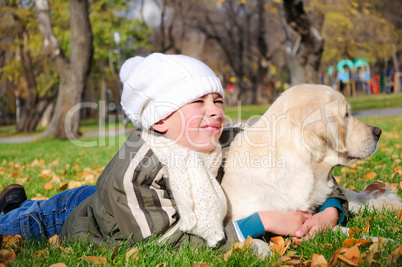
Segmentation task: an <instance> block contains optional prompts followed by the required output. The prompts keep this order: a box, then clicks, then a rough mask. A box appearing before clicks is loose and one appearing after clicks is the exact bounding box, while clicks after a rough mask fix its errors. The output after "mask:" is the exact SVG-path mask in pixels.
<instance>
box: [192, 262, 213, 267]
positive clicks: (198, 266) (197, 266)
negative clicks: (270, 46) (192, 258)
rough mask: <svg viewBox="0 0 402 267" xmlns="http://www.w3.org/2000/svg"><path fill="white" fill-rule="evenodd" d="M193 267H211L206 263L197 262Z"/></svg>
mask: <svg viewBox="0 0 402 267" xmlns="http://www.w3.org/2000/svg"><path fill="white" fill-rule="evenodd" d="M192 267H209V265H208V264H207V263H206V262H197V263H196V264H194V265H193V266H192Z"/></svg>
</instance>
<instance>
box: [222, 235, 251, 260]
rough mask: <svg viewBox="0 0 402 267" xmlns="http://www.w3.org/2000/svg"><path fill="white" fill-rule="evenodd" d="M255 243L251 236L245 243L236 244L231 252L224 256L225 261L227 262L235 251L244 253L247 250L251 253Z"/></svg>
mask: <svg viewBox="0 0 402 267" xmlns="http://www.w3.org/2000/svg"><path fill="white" fill-rule="evenodd" d="M252 243H253V239H252V238H251V236H248V237H247V239H246V240H245V241H244V243H243V242H236V243H234V245H233V248H232V249H231V250H229V251H228V252H226V253H225V254H224V255H223V259H224V260H225V261H227V260H228V259H229V257H230V256H231V255H232V253H233V251H235V252H236V251H238V252H239V251H244V250H246V251H247V253H248V252H249V251H250V249H251V244H252Z"/></svg>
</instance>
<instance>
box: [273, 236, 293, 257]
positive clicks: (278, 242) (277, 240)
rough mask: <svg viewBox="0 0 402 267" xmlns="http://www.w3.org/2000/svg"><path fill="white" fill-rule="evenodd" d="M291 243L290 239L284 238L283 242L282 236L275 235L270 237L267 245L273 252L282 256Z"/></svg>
mask: <svg viewBox="0 0 402 267" xmlns="http://www.w3.org/2000/svg"><path fill="white" fill-rule="evenodd" d="M291 243H292V241H291V240H290V239H286V242H285V240H284V239H283V237H282V236H276V237H273V238H271V242H270V243H269V247H270V248H271V250H272V251H273V252H274V254H276V255H279V256H283V255H284V254H285V252H286V250H287V249H288V247H289V245H290V244H291Z"/></svg>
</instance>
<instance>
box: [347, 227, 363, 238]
mask: <svg viewBox="0 0 402 267" xmlns="http://www.w3.org/2000/svg"><path fill="white" fill-rule="evenodd" d="M361 232H362V229H360V228H355V227H354V228H350V229H349V236H350V237H354V236H358V235H359V234H360V233H361Z"/></svg>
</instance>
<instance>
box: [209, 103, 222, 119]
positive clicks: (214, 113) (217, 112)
mask: <svg viewBox="0 0 402 267" xmlns="http://www.w3.org/2000/svg"><path fill="white" fill-rule="evenodd" d="M207 116H208V117H218V118H220V117H221V116H222V111H221V109H219V108H217V107H216V106H215V105H214V104H212V105H210V106H209V107H208V110H207Z"/></svg>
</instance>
